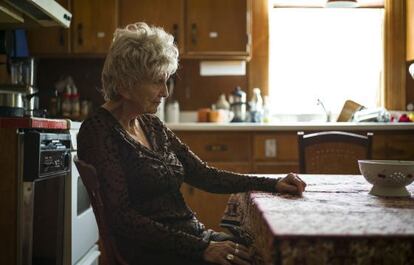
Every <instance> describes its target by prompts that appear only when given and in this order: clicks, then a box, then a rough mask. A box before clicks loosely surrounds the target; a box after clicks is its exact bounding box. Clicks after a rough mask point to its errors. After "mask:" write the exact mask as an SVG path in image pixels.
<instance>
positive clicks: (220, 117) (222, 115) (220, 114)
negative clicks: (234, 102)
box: [208, 109, 234, 123]
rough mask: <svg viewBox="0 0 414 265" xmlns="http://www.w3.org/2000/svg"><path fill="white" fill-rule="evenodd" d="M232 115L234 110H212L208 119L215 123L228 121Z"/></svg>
mask: <svg viewBox="0 0 414 265" xmlns="http://www.w3.org/2000/svg"><path fill="white" fill-rule="evenodd" d="M233 117H234V112H232V111H230V110H225V109H218V110H212V111H210V112H209V115H208V121H209V122H217V123H227V122H230V121H231V120H232V119H233Z"/></svg>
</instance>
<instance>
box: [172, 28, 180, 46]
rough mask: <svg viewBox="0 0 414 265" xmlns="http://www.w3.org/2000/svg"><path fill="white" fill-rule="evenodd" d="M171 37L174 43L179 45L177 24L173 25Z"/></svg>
mask: <svg viewBox="0 0 414 265" xmlns="http://www.w3.org/2000/svg"><path fill="white" fill-rule="evenodd" d="M173 36H174V42H175V44H177V45H178V43H179V31H178V24H176V23H174V24H173Z"/></svg>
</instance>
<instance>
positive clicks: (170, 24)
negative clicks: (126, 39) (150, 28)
mask: <svg viewBox="0 0 414 265" xmlns="http://www.w3.org/2000/svg"><path fill="white" fill-rule="evenodd" d="M183 1H184V0H119V25H120V27H125V26H126V25H128V24H131V23H135V22H145V23H147V24H149V25H154V26H158V27H162V28H164V30H165V31H167V32H169V33H170V34H172V35H173V36H174V38H175V42H176V43H177V45H178V47H179V49H180V52H183V45H181V44H182V43H183V40H184V28H183V23H184V22H183V21H184V19H183V18H184V16H183Z"/></svg>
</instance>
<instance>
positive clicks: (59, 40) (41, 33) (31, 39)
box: [27, 0, 72, 55]
mask: <svg viewBox="0 0 414 265" xmlns="http://www.w3.org/2000/svg"><path fill="white" fill-rule="evenodd" d="M57 2H59V4H60V5H62V6H63V7H64V8H66V9H69V3H68V0H57ZM71 25H72V24H71ZM27 41H28V45H29V51H30V54H33V55H45V54H67V53H69V51H70V39H69V29H65V28H62V27H47V28H32V29H28V30H27ZM46 44H47V45H46Z"/></svg>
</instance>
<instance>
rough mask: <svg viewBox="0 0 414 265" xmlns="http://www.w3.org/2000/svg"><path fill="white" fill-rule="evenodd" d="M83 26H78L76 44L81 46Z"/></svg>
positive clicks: (80, 24)
mask: <svg viewBox="0 0 414 265" xmlns="http://www.w3.org/2000/svg"><path fill="white" fill-rule="evenodd" d="M82 35H83V25H82V23H79V24H78V44H79V45H83V37H82Z"/></svg>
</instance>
